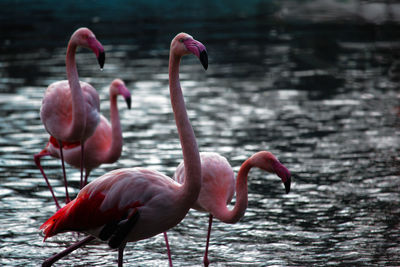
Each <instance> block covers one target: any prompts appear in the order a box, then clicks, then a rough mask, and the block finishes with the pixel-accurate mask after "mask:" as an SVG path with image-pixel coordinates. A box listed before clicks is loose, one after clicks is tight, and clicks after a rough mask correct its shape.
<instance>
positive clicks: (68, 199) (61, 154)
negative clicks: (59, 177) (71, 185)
mask: <svg viewBox="0 0 400 267" xmlns="http://www.w3.org/2000/svg"><path fill="white" fill-rule="evenodd" d="M58 145H59V146H60V159H61V166H62V170H63V175H64V186H65V196H66V201H65V202H66V203H69V202H70V201H71V199H70V198H69V194H68V182H67V174H66V172H65V164H64V154H63V149H62V141H61V140H58Z"/></svg>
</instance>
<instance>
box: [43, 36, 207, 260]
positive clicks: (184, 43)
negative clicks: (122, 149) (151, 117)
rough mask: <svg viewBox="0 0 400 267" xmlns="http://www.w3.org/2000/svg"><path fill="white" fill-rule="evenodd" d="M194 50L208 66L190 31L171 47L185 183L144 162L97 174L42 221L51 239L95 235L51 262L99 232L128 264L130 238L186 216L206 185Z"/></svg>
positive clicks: (171, 84)
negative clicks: (189, 67)
mask: <svg viewBox="0 0 400 267" xmlns="http://www.w3.org/2000/svg"><path fill="white" fill-rule="evenodd" d="M190 53H192V54H194V55H196V56H197V57H198V58H199V59H200V62H201V63H202V65H203V67H204V68H205V69H207V67H208V58H207V52H206V48H205V46H204V45H203V44H202V43H200V42H199V41H197V40H195V39H193V37H192V36H190V35H188V34H186V33H180V34H178V35H176V36H175V37H174V38H173V40H172V42H171V48H170V56H169V88H170V97H171V105H172V109H173V112H174V117H175V122H176V126H177V130H178V134H179V139H180V142H181V147H182V153H183V161H184V162H185V173H186V175H187V177H185V182H184V183H183V184H179V183H177V182H175V181H174V180H173V179H171V178H170V177H168V176H166V175H164V174H162V173H160V172H157V171H154V170H148V169H145V168H138V167H137V168H123V169H117V170H113V171H111V172H108V173H106V174H104V175H103V176H101V177H99V178H97V179H95V180H94V181H92V182H91V183H89V184H87V185H86V186H85V187H84V188H82V189H81V191H80V192H79V194H78V196H77V197H76V198H75V199H74V200H73V201H71V202H70V203H68V204H67V205H66V206H64V207H63V208H61V209H60V210H58V211H57V212H56V213H55V214H54V215H53V216H52V217H50V218H49V219H48V220H47V221H46V222H45V223H43V224H42V225H41V226H40V229H42V230H43V233H44V235H45V238H44V239H45V240H46V239H47V238H49V237H51V236H54V235H56V234H58V233H61V232H66V231H78V232H85V233H88V234H90V235H91V236H89V237H87V238H85V239H84V240H82V241H80V242H79V243H77V244H76V246H73V247H72V248H71V249H69V248H67V249H66V250H64V251H63V252H61V253H59V254H56V255H55V256H53V257H51V258H49V259H48V260H46V261H45V262H44V265H45V266H48V264H50V265H51V264H52V263H53V262H55V261H57V260H58V259H59V258H60V257H63V256H64V255H66V254H67V253H69V252H71V251H73V250H74V249H76V248H77V247H79V246H81V245H83V244H86V243H87V242H89V241H91V240H93V238H94V237H96V238H99V239H101V240H104V241H105V240H108V245H109V246H110V247H111V248H118V266H122V262H123V251H124V248H125V246H126V243H127V242H133V241H138V240H142V239H146V238H150V237H152V236H155V235H157V234H159V233H163V232H165V231H167V230H168V229H169V228H171V227H173V226H175V225H177V224H178V223H179V222H180V221H181V220H182V219H183V218H184V217H185V215H186V214H187V212H188V211H189V209H190V207H191V206H192V205H193V203H194V202H195V201H196V199H197V197H198V195H199V192H200V187H201V164H200V155H199V151H198V147H197V142H196V138H195V135H194V131H193V129H192V126H191V124H190V121H189V118H188V116H187V112H186V108H185V101H184V98H183V94H182V90H181V86H180V81H179V65H180V61H181V58H182V56H184V55H187V54H190ZM170 265H172V262H170Z"/></svg>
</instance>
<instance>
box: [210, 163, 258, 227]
mask: <svg viewBox="0 0 400 267" xmlns="http://www.w3.org/2000/svg"><path fill="white" fill-rule="evenodd" d="M252 167H253V165H252V164H251V163H250V159H247V160H246V161H245V162H244V163H243V164H242V166H241V167H240V169H239V172H238V175H237V178H236V203H235V206H234V208H233V209H232V210H229V209H228V207H226V206H224V207H223V208H222V209H219V210H218V211H216V212H215V213H214V212H213V215H214V216H215V217H216V218H217V219H219V220H221V221H223V222H226V223H236V222H237V221H239V220H240V219H241V218H242V217H243V215H244V213H245V211H246V209H247V202H248V197H247V195H248V191H247V176H248V174H249V172H250V169H251V168H252Z"/></svg>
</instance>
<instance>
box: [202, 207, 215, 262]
mask: <svg viewBox="0 0 400 267" xmlns="http://www.w3.org/2000/svg"><path fill="white" fill-rule="evenodd" d="M212 221H213V216H212V214H211V213H210V216H209V217H208V232H207V242H206V252H205V253H204V259H203V263H204V266H205V267H207V266H208V265H209V264H210V261H209V260H208V245H209V244H210V235H211V225H212Z"/></svg>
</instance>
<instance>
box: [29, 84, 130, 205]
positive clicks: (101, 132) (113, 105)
mask: <svg viewBox="0 0 400 267" xmlns="http://www.w3.org/2000/svg"><path fill="white" fill-rule="evenodd" d="M109 91H110V120H111V124H110V122H109V121H108V120H107V118H106V117H104V116H103V115H100V122H99V124H98V125H97V127H96V129H95V131H94V133H93V134H92V135H91V136H90V137H89V138H88V139H87V140H86V143H85V157H84V168H85V180H84V183H83V185H85V184H86V183H87V179H88V177H89V175H90V172H91V170H92V169H94V168H96V167H98V166H100V165H101V164H103V163H114V162H115V161H117V160H118V159H119V157H120V156H121V152H122V145H123V138H122V130H121V123H120V119H119V112H118V107H117V96H118V95H122V96H123V97H124V99H125V101H126V102H127V105H128V108H130V105H131V94H130V92H129V90H128V89H127V88H126V86H125V83H124V82H123V81H122V80H120V79H115V80H114V81H113V82H112V83H111V85H110V89H109ZM62 148H63V152H64V160H65V161H66V162H67V163H68V164H70V165H72V166H74V167H76V168H80V167H81V166H80V165H81V154H82V151H81V146H80V142H75V143H68V142H63V143H62ZM46 155H50V156H52V157H55V158H60V156H61V155H60V148H59V144H58V142H57V140H56V139H55V138H54V137H52V136H50V138H49V142H48V143H47V145H46V147H45V148H44V149H43V150H42V151H41V152H40V153H39V154H36V155H35V160H36V162H37V165H38V167H39V168H42V167H41V166H40V158H41V157H43V156H46ZM45 179H46V178H45ZM50 191H52V189H51V187H50ZM55 202H56V205H57V204H58V202H57V201H56V200H55ZM57 206H58V205H57ZM58 208H60V207H59V206H58Z"/></svg>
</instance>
